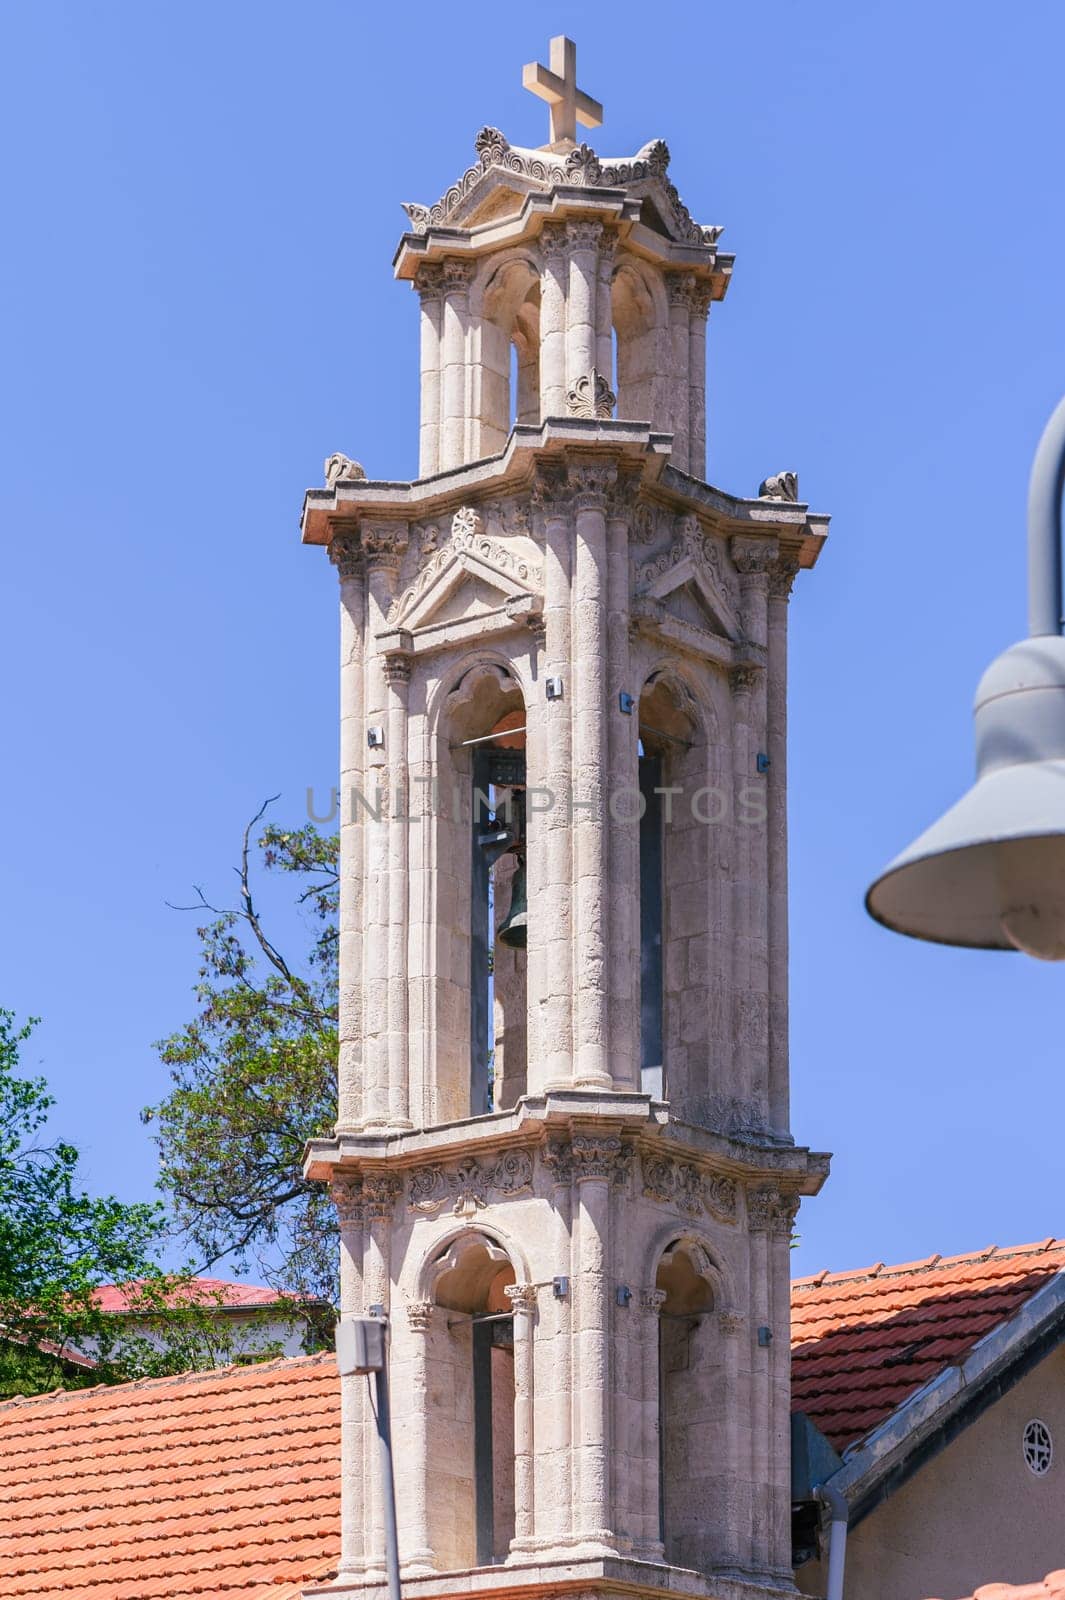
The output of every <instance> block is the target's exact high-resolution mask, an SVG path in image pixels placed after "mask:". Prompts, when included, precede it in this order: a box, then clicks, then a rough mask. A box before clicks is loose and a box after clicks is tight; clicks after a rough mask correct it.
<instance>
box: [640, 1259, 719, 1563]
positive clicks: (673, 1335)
mask: <svg viewBox="0 0 1065 1600" xmlns="http://www.w3.org/2000/svg"><path fill="white" fill-rule="evenodd" d="M655 1286H656V1288H657V1289H658V1291H659V1293H660V1294H661V1295H663V1297H664V1298H663V1300H662V1303H661V1305H660V1307H659V1313H658V1335H659V1357H658V1371H659V1393H658V1411H659V1418H658V1421H659V1428H658V1438H659V1536H660V1538H661V1540H662V1544H663V1546H664V1550H665V1558H666V1560H667V1561H668V1562H669V1563H670V1564H671V1565H674V1566H680V1567H693V1568H695V1569H696V1570H703V1571H705V1570H706V1569H707V1567H708V1566H709V1565H710V1563H711V1562H712V1561H713V1559H714V1557H715V1554H716V1553H717V1552H718V1550H719V1549H720V1548H721V1542H722V1536H723V1531H724V1525H723V1523H722V1520H721V1519H722V1518H724V1517H726V1516H727V1511H728V1506H727V1491H728V1476H729V1474H728V1457H727V1449H728V1444H727V1434H726V1421H725V1418H726V1414H727V1409H728V1405H729V1404H734V1397H732V1396H728V1395H726V1393H725V1388H726V1382H725V1379H726V1365H725V1351H724V1346H723V1340H724V1335H723V1334H722V1333H721V1331H720V1328H719V1324H718V1316H717V1313H718V1312H719V1311H720V1310H721V1302H722V1299H723V1295H722V1288H721V1280H720V1276H719V1274H718V1273H717V1271H716V1269H715V1267H714V1263H713V1259H712V1257H711V1255H710V1253H709V1251H708V1250H707V1248H706V1247H705V1246H704V1245H703V1244H702V1243H701V1242H699V1241H698V1240H694V1239H690V1238H680V1239H676V1240H674V1241H671V1242H670V1244H668V1245H667V1247H666V1249H665V1250H664V1251H663V1252H662V1255H661V1257H660V1258H659V1261H658V1267H657V1271H656V1275H655Z"/></svg>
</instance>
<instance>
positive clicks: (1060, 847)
mask: <svg viewBox="0 0 1065 1600" xmlns="http://www.w3.org/2000/svg"><path fill="white" fill-rule="evenodd" d="M1063 485H1065V400H1062V401H1061V403H1060V404H1059V405H1058V408H1057V410H1056V411H1055V412H1054V415H1053V416H1052V417H1051V419H1050V421H1049V422H1048V423H1047V426H1046V429H1045V431H1044V433H1043V437H1042V439H1041V440H1040V441H1039V448H1038V450H1037V451H1036V454H1035V460H1034V462H1033V464H1032V476H1031V480H1030V483H1029V487H1028V632H1029V637H1028V638H1027V639H1025V640H1023V641H1022V642H1021V643H1020V644H1015V645H1011V647H1010V648H1009V649H1008V650H1007V651H1006V652H1005V653H1004V654H1003V655H1001V656H999V657H998V659H997V660H996V661H993V662H992V663H991V665H990V666H989V667H988V669H987V671H986V672H985V673H984V676H983V677H982V679H981V680H980V685H979V687H978V688H977V691H976V703H975V707H974V718H975V724H976V782H975V783H974V784H973V786H972V788H971V789H970V790H969V792H968V793H967V794H966V795H964V796H963V797H962V798H961V799H960V800H959V801H958V803H957V805H955V806H952V807H951V809H950V810H949V811H948V812H947V813H946V814H945V815H944V816H942V817H940V819H939V821H938V822H936V823H934V824H933V826H932V827H931V828H929V829H928V830H927V832H925V833H922V834H921V836H920V838H919V839H917V840H916V841H915V843H913V844H911V845H910V847H909V849H908V850H904V851H903V852H902V854H901V855H900V856H897V857H896V858H895V860H894V861H893V862H892V863H891V865H890V866H889V867H887V868H886V869H885V870H884V872H883V873H882V874H881V875H880V877H878V878H877V880H876V882H875V883H874V884H873V886H872V888H871V889H870V890H869V892H868V894H867V895H866V897H865V905H866V909H867V910H868V912H869V913H870V915H871V916H873V917H875V918H876V920H877V921H878V922H882V923H883V924H884V926H885V927H886V928H893V929H894V930H895V932H897V933H908V934H910V935H912V936H913V937H914V938H916V939H929V940H932V941H933V942H935V943H937V944H957V945H967V946H969V947H970V948H973V949H978V950H1022V951H1024V953H1025V954H1026V955H1030V956H1037V957H1038V958H1039V959H1040V960H1042V961H1063V960H1065V638H1062V598H1063V597H1062V583H1061V580H1062V551H1061V496H1062V488H1063Z"/></svg>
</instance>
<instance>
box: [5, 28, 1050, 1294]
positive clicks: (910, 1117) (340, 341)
mask: <svg viewBox="0 0 1065 1600" xmlns="http://www.w3.org/2000/svg"><path fill="white" fill-rule="evenodd" d="M562 31H566V32H568V33H570V34H572V35H573V36H574V37H576V39H577V41H578V47H579V69H580V78H581V83H582V86H583V87H585V88H586V89H587V90H588V91H589V92H591V93H592V94H594V95H596V96H597V97H598V98H600V99H601V100H603V102H604V104H605V107H606V122H605V126H604V128H603V129H602V130H601V131H600V132H598V133H597V134H596V135H595V136H594V142H595V144H596V146H597V148H598V149H599V150H600V151H601V152H603V153H606V154H619V155H623V154H629V153H631V152H633V151H635V150H636V149H637V148H638V147H639V146H640V145H641V144H643V143H644V142H645V141H646V140H647V139H649V138H653V137H658V136H661V137H664V138H665V139H666V140H667V141H668V143H669V145H670V147H671V149H672V152H673V166H672V174H673V176H674V178H675V180H676V182H677V184H678V187H679V188H680V191H681V193H682V195H683V197H684V199H685V200H686V202H687V203H688V205H689V206H690V208H691V210H692V212H693V213H694V214H695V215H696V216H697V217H698V218H699V219H700V220H701V221H705V222H715V223H722V224H724V225H725V228H726V233H725V238H724V241H723V242H724V245H725V246H727V248H729V249H731V250H733V251H735V252H736V256H737V261H736V269H735V275H734V280H733V284H732V287H731V290H730V293H729V297H728V300H727V302H726V303H725V305H724V306H722V307H718V308H715V310H714V313H713V316H712V318H711V333H710V348H709V417H710V423H709V432H710V466H709V476H710V478H711V481H712V482H714V483H717V484H720V485H721V486H722V487H723V488H726V489H728V490H731V491H733V492H735V493H740V494H746V493H753V492H755V491H756V489H757V485H758V483H759V481H760V479H761V478H763V477H764V476H765V475H766V474H767V473H769V472H774V471H777V470H780V469H781V468H784V467H787V468H793V469H796V470H797V471H798V472H799V474H800V485H801V490H802V496H803V498H805V499H808V500H809V501H810V502H811V503H812V505H813V506H814V507H815V508H816V509H818V510H824V511H829V512H831V513H832V515H833V519H834V520H833V532H832V537H831V541H830V544H829V546H828V548H827V549H826V551H825V553H824V556H823V558H822V561H821V564H820V566H819V568H818V570H817V572H816V573H815V574H813V575H809V576H804V577H803V578H801V579H800V581H799V583H798V584H797V585H796V591H795V596H794V599H793V603H792V641H793V645H792V661H791V825H792V949H793V961H792V996H793V1012H792V1016H793V1038H792V1062H793V1085H794V1088H793V1095H794V1127H795V1132H796V1136H797V1137H798V1138H800V1139H802V1140H803V1141H805V1142H809V1143H810V1144H812V1145H814V1146H815V1147H816V1148H819V1149H829V1150H833V1151H834V1152H835V1164H834V1173H833V1177H832V1179H831V1181H830V1183H829V1185H828V1186H827V1188H826V1189H825V1191H824V1193H823V1195H822V1197H821V1198H820V1199H819V1200H817V1201H815V1202H813V1203H811V1204H808V1205H807V1206H806V1207H804V1209H803V1213H802V1217H801V1222H800V1228H801V1232H802V1248H801V1250H800V1252H799V1255H798V1259H797V1263H796V1265H797V1268H798V1269H799V1270H805V1271H814V1270H817V1269H818V1268H819V1267H821V1266H831V1267H834V1268H839V1267H846V1266H858V1265H862V1264H866V1263H869V1262H873V1261H876V1260H880V1259H884V1260H889V1261H890V1260H893V1259H895V1260H898V1259H905V1258H907V1257H913V1256H922V1255H926V1254H929V1253H931V1252H932V1251H940V1252H942V1253H944V1254H946V1253H948V1252H952V1251H957V1250H964V1249H969V1248H976V1247H979V1246H981V1245H985V1244H990V1243H993V1242H997V1243H1000V1244H1007V1243H1011V1242H1017V1241H1020V1240H1027V1239H1035V1238H1040V1237H1043V1236H1045V1235H1047V1234H1051V1233H1065V1219H1063V1217H1062V1214H1061V1209H1062V1208H1061V1201H1060V1181H1059V1172H1060V1164H1061V1163H1060V1135H1059V1134H1058V1133H1057V1132H1056V1131H1055V1130H1056V1129H1057V1128H1058V1127H1060V1123H1061V1119H1062V1115H1063V1112H1065V1090H1063V1088H1062V1072H1061V1056H1062V1050H1061V1044H1060V1018H1061V1010H1062V997H1063V984H1065V973H1063V971H1062V970H1061V969H1059V968H1050V967H1043V966H1040V965H1037V964H1035V963H1032V962H1028V961H1026V960H1024V959H1022V958H1021V957H1019V956H1017V957H1012V956H1000V955H980V954H967V953H963V952H955V951H951V950H942V949H935V948H931V947H925V946H922V945H919V944H916V943H912V942H910V941H906V940H902V939H899V938H897V937H895V936H893V935H890V934H888V933H885V932H884V931H882V930H881V929H879V928H877V927H875V926H874V925H873V924H872V923H871V922H869V921H868V919H867V918H866V917H865V913H864V911H863V910H862V896H863V893H864V890H865V887H866V885H867V883H868V882H869V880H870V879H871V877H872V876H873V875H874V874H875V872H876V871H877V870H878V868H879V867H880V866H881V865H883V863H884V862H885V861H886V860H887V859H888V858H889V857H890V856H892V855H893V854H894V853H895V852H896V851H897V850H898V849H900V848H901V847H902V846H903V845H904V844H906V843H908V842H909V840H910V839H911V838H912V837H913V836H914V835H915V834H916V833H917V832H918V831H919V830H920V829H921V828H922V827H923V826H924V825H925V824H926V823H927V822H929V821H931V820H932V819H933V818H934V817H935V816H936V815H938V814H939V812H941V811H942V810H943V809H944V808H945V807H946V805H947V804H948V803H949V802H950V801H952V800H953V799H954V798H956V797H957V795H958V794H959V793H960V792H961V790H962V789H963V787H965V786H966V785H967V783H968V782H969V781H970V773H971V765H972V751H971V725H970V711H969V708H970V702H971V697H972V691H973V689H974V688H975V685H976V681H977V679H978V678H979V676H980V673H981V671H982V670H983V668H984V666H985V665H986V664H987V662H988V661H989V660H990V658H991V657H992V656H993V655H995V654H996V653H997V652H998V651H999V650H1000V649H1002V648H1003V647H1004V646H1006V645H1007V644H1009V643H1010V642H1011V641H1012V640H1013V639H1015V638H1016V637H1018V636H1020V635H1021V634H1022V633H1023V631H1024V615H1025V612H1024V543H1023V541H1024V500H1025V486H1026V477H1027V472H1028V466H1029V462H1030V458H1031V453H1032V450H1033V448H1034V446H1035V443H1036V440H1037V438H1038V435H1039V432H1040V429H1041V427H1042V425H1043V422H1044V420H1045V418H1046V416H1047V415H1048V414H1049V412H1050V410H1051V409H1052V407H1053V405H1054V404H1055V403H1056V401H1057V400H1058V398H1059V397H1060V395H1061V393H1062V391H1063V390H1065V307H1063V295H1062V287H1061V263H1062V261H1063V260H1065V210H1063V208H1062V206H1061V203H1060V200H1061V132H1062V130H1061V119H1060V104H1061V83H1060V61H1061V59H1062V55H1063V47H1065V12H1063V11H1062V9H1061V7H1060V6H1058V5H1056V4H1053V3H1049V0H1026V4H1025V5H1024V6H1021V7H1014V8H1013V9H1012V10H1011V11H1010V12H1008V13H1004V12H1003V10H1002V8H1001V7H1000V6H997V5H991V4H988V3H986V0H966V3H961V0H939V3H938V4H936V5H935V6H928V5H927V4H915V3H912V0H894V3H891V4H887V3H870V0H863V4H862V5H860V6H846V5H844V4H842V3H837V0H832V3H828V0H811V3H808V4H805V5H801V6H800V5H798V4H796V3H783V0H774V3H761V0H756V3H751V4H748V5H745V6H742V7H733V8H720V7H713V8H711V7H708V6H707V7H694V6H691V5H685V4H678V3H674V0H660V3H659V4H657V5H655V6H653V7H649V6H647V5H645V4H641V5H636V4H632V3H630V0H620V3H615V4H612V5H611V6H610V8H609V10H606V9H605V8H603V7H602V6H598V5H597V6H592V5H583V4H571V5H566V6H560V5H550V4H549V5H546V6H539V7H532V6H529V7H500V8H497V9H496V10H494V11H492V12H491V13H485V12H483V11H481V12H478V13H477V16H476V21H474V19H473V18H472V16H471V15H470V14H467V13H460V12H456V11H455V10H454V9H453V8H449V7H436V6H433V7H429V6H419V5H417V4H414V5H407V6H404V7H402V8H390V7H373V8H370V7H364V6H358V5H354V4H342V3H328V0H312V3H309V4H304V5H301V6H298V7H296V6H291V5H281V4H278V3H276V0H256V3H255V4H254V5H253V4H251V3H250V0H227V3H226V4H225V5H224V6H218V5H208V4H206V3H204V0H192V3H189V0H184V3H182V4H180V5H179V4H176V3H173V0H160V3H156V4H152V5H144V4H140V3H134V0H127V3H116V0H100V3H98V4H94V5H92V6H85V5H82V4H59V3H56V0H35V3H34V4H33V5H32V6H31V5H17V4H14V3H11V0H8V3H7V4H5V5H3V6H0V46H2V50H0V54H2V59H3V67H2V69H0V70H2V73H3V92H2V94H0V148H2V149H3V151H4V164H5V168H6V171H5V180H4V189H5V201H4V206H5V212H6V218H7V223H8V230H7V247H6V249H5V251H4V252H3V256H2V258H0V280H2V284H0V303H2V305H3V308H4V309H3V313H2V325H3V333H2V338H3V347H2V355H0V361H2V366H3V371H4V382H3V384H2V389H0V407H2V415H0V452H2V455H3V469H2V472H0V505H2V518H3V527H4V574H3V593H4V607H3V628H2V631H0V669H2V672H3V680H2V681H3V685H4V693H3V701H2V705H3V744H2V748H3V751H4V756H5V758H6V782H5V783H4V784H3V786H2V789H0V805H2V807H3V818H2V824H0V841H2V845H0V874H2V876H0V894H2V905H3V913H4V914H3V918H2V926H0V972H2V980H3V981H2V984H0V1004H4V1005H7V1006H8V1007H11V1008H13V1009H15V1010H16V1011H17V1012H19V1013H20V1014H25V1013H28V1012H33V1013H38V1014H40V1015H41V1016H42V1017H43V1018H44V1023H43V1026H42V1027H41V1029H40V1031H39V1034H38V1035H37V1038H36V1041H35V1048H34V1050H33V1052H32V1059H33V1060H34V1061H35V1063H36V1064H37V1065H38V1067H39V1070H41V1071H43V1072H44V1073H45V1074H46V1075H47V1077H48V1079H49V1081H50V1083H51V1084H52V1085H53V1087H54V1089H55V1092H56V1093H57V1095H58V1098H59V1110H58V1113H57V1118H56V1126H57V1128H59V1127H61V1128H62V1129H63V1131H64V1132H66V1133H67V1134H68V1135H69V1136H70V1137H73V1138H75V1139H76V1140H77V1141H79V1142H80V1144H81V1145H82V1147H83V1148H84V1150H85V1152H86V1162H87V1168H86V1170H87V1175H88V1177H89V1179H90V1181H91V1183H92V1184H93V1185H94V1186H95V1187H97V1188H100V1189H104V1188H107V1189H114V1190H116V1191H117V1192H119V1193H120V1194H122V1195H123V1196H124V1197H127V1198H134V1197H138V1196H142V1195H144V1194H145V1193H147V1192H148V1191H149V1190H150V1188H151V1185H152V1183H153V1181H154V1154H153V1149H152V1146H151V1143H150V1140H149V1137H148V1135H147V1133H146V1132H145V1130H143V1129H142V1128H141V1126H140V1125H139V1122H138V1118H137V1112H138V1109H139V1107H140V1106H141V1105H143V1104H144V1103H145V1102H146V1101H149V1100H153V1099H157V1098H158V1097H159V1096H160V1094H161V1093H162V1092H163V1090H164V1088H165V1077H164V1074H163V1071H162V1069H161V1067H160V1066H159V1063H158V1061H157V1059H156V1057H155V1055H154V1053H153V1050H152V1047H151V1046H152V1041H153V1040H154V1039H156V1038H157V1037H159V1036H160V1035H162V1034H163V1033H165V1032H167V1031H168V1030H170V1029H171V1028H173V1027H175V1026H177V1025H178V1024H180V1023H181V1022H182V1021H183V1020H184V1019H185V1018H186V1017H187V1016H188V1015H189V1014H190V1007H191V994H190V989H191V985H192V983H193V982H194V980H195V973H196V944H195V936H194V919H193V918H191V917H188V916H183V915H182V914H180V913H177V912H175V911H172V910H169V909H167V906H166V901H167V900H178V901H180V900H184V899H186V898H188V896H189V887H190V885H191V884H192V883H194V882H197V883H201V884H203V885H204V887H205V889H206V891H207V892H208V893H209V894H212V895H214V896H216V897H218V898H222V897H224V896H225V895H226V893H227V892H228V885H229V881H230V878H231V864H232V862H233V860H234V859H235V855H236V850H237V846H238V843H239V833H240V829H241V827H242V825H243V823H244V822H245V820H246V819H247V818H248V817H249V816H250V815H251V814H252V813H253V812H254V811H255V810H256V809H257V807H258V805H259V804H260V802H261V800H262V799H263V798H264V797H265V796H266V795H269V794H274V793H277V792H280V794H281V795H282V797H283V798H282V801H281V802H280V803H279V805H278V807H277V808H276V810H277V814H278V816H279V817H281V818H284V819H288V820H291V821H293V822H298V821H300V820H301V817H302V812H303V806H304V794H305V790H306V788H307V786H308V785H309V784H314V785H316V786H317V787H318V789H319V792H321V791H322V790H323V789H326V788H328V785H329V784H330V782H331V781H332V774H333V769H334V761H335V747H336V660H335V580H334V576H333V573H332V571H331V569H330V568H329V567H328V563H327V562H326V561H325V559H324V557H323V555H322V553H321V552H320V551H315V550H305V549H302V548H301V547H300V544H299V535H298V514H299V506H300V500H301V496H302V493H303V490H304V488H305V487H306V486H307V485H309V484H317V483H319V482H320V481H321V463H322V459H323V457H324V456H325V455H327V454H328V453H330V452H331V451H333V450H336V449H342V450H345V451H347V452H348V453H349V454H352V455H355V456H357V457H358V458H359V459H360V460H361V461H362V462H363V463H364V464H365V465H366V467H367V470H368V471H369V472H370V474H371V475H372V476H375V477H389V476H393V477H403V476H411V475H413V473H414V471H415V468H416V455H417V432H416V424H417V374H416V362H417V318H416V301H415V297H414V296H413V295H412V294H411V292H410V291H409V289H407V288H406V287H405V286H403V287H401V286H399V285H396V284H394V283H393V282H392V281H391V274H390V261H391V255H392V251H393V248H394V246H395V243H396V241H397V239H398V237H399V234H400V232H401V230H402V224H403V221H404V219H403V216H402V213H401V212H400V210H399V202H400V201H402V200H411V199H417V200H422V201H432V200H435V199H436V198H437V197H438V195H439V194H440V192H441V191H442V190H443V189H444V188H445V187H446V186H447V185H448V183H450V182H451V181H453V179H454V178H455V177H457V176H458V174H459V173H460V172H461V171H462V169H463V168H464V167H465V166H466V165H467V164H468V162H469V160H470V159H472V141H473V136H474V134H475V133H476V131H477V129H478V128H479V127H481V126H482V125H483V124H485V123H491V124H494V125H496V126H500V127H502V128H503V130H504V131H505V132H506V134H507V135H508V137H509V138H511V139H512V140H513V141H514V142H516V143H525V144H536V143H539V142H541V140H542V139H543V138H545V137H546V131H545V129H546V109H545V108H544V107H543V106H542V105H541V104H540V102H538V101H536V100H534V99H533V98H532V97H531V96H529V95H527V94H525V93H524V92H523V91H522V89H521V87H520V77H521V66H522V63H523V62H525V61H526V60H531V59H532V58H533V57H534V56H535V57H537V58H538V59H541V60H542V59H545V55H544V52H545V51H546V47H547V40H548V36H549V35H550V34H552V33H557V32H562ZM278 912H279V915H282V914H283V911H282V908H280V907H279V908H278ZM287 933H288V934H289V936H291V937H292V938H298V930H296V929H295V928H293V927H291V925H288V926H287Z"/></svg>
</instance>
